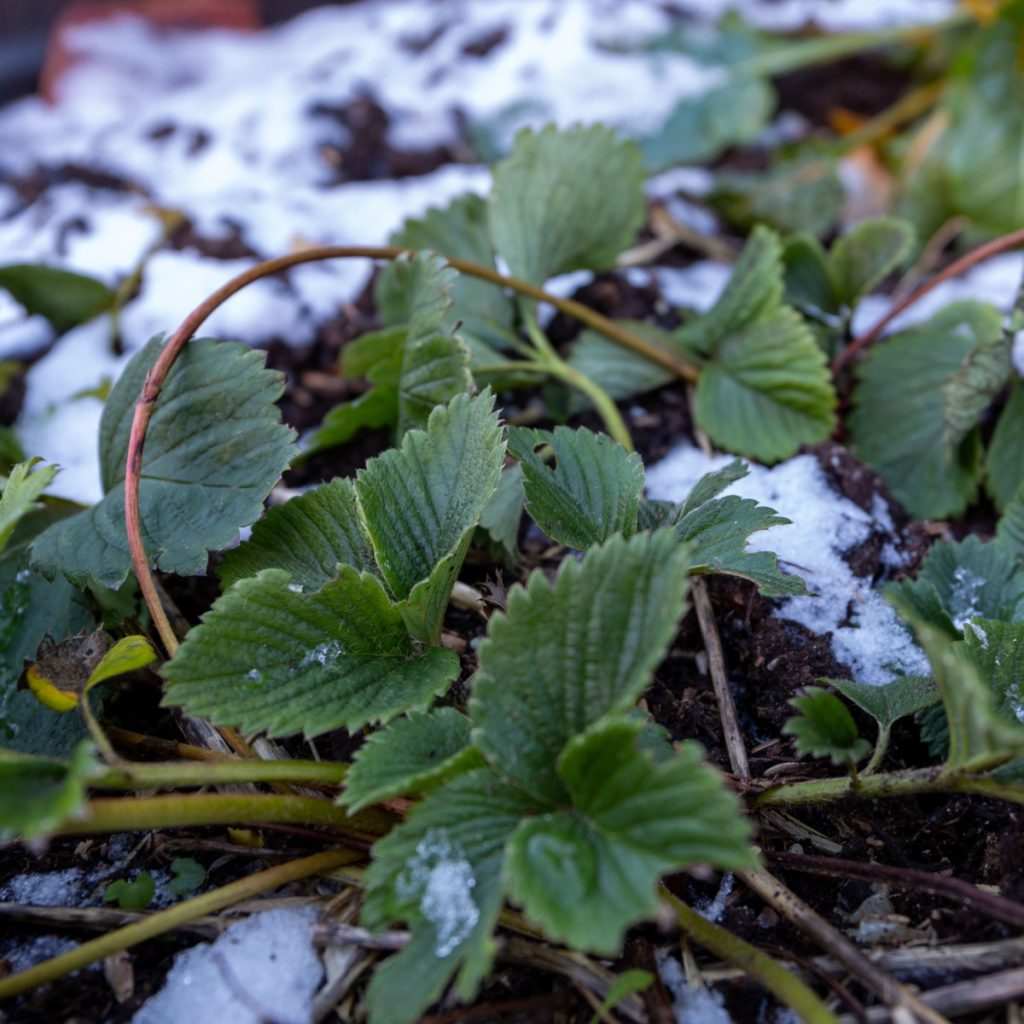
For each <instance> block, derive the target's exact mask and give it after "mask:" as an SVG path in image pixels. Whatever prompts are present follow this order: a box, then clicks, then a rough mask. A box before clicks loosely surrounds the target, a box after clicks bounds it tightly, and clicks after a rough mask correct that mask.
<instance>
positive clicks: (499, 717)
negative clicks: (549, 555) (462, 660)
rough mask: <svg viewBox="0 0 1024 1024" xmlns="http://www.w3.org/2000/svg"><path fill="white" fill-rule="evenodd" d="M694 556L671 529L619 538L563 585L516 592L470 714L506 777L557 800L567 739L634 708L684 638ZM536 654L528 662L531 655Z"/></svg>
mask: <svg viewBox="0 0 1024 1024" xmlns="http://www.w3.org/2000/svg"><path fill="white" fill-rule="evenodd" d="M685 593H686V551H685V549H684V548H683V547H682V546H681V545H680V544H679V543H678V541H677V540H676V538H675V535H674V534H673V533H671V532H670V531H667V530H662V531H659V532H658V533H653V534H640V535H638V536H636V537H633V538H632V539H630V540H628V541H627V540H624V539H623V538H622V537H618V536H617V537H613V538H612V539H611V540H609V541H608V542H606V543H605V544H604V545H602V546H601V547H598V548H592V549H590V551H588V552H587V555H586V557H585V558H584V559H583V561H582V562H577V561H576V560H574V559H567V560H566V561H564V562H563V563H562V565H561V567H560V569H559V571H558V575H557V577H556V578H555V580H554V582H552V581H550V580H548V579H547V577H546V576H545V575H544V574H543V573H541V572H534V573H533V574H532V575H531V576H530V579H529V581H528V582H527V585H526V587H525V588H522V587H515V588H513V589H512V590H511V591H509V595H508V607H507V611H506V612H505V613H504V614H500V613H499V614H495V615H494V616H492V618H491V621H490V626H489V629H488V637H487V639H486V640H485V641H484V642H483V643H482V644H481V645H480V650H479V662H480V669H479V672H478V674H477V677H476V683H475V686H474V692H473V699H472V702H471V704H470V715H471V717H472V719H473V721H474V724H475V729H474V733H473V739H474V742H475V743H476V744H477V745H478V746H479V747H480V749H481V750H482V751H483V752H484V755H485V756H486V757H487V759H488V760H489V761H490V762H491V764H492V765H493V766H494V767H495V769H496V770H497V771H498V772H499V773H500V774H501V775H503V776H504V777H506V778H507V779H508V780H509V781H511V782H514V783H516V784H518V785H520V786H521V787H522V788H523V789H524V790H525V791H526V792H529V793H532V794H535V795H536V796H537V797H539V798H541V799H545V800H548V801H550V802H552V803H556V802H558V801H559V800H560V799H564V798H565V796H566V790H565V784H564V782H563V781H562V780H561V778H559V777H558V776H557V774H556V773H555V771H554V764H555V761H556V759H557V758H558V756H559V754H561V752H562V750H563V748H564V747H565V745H566V743H568V742H569V740H570V739H572V738H573V737H574V736H576V735H577V734H578V733H580V732H582V731H583V730H584V729H586V728H587V727H588V726H589V725H591V724H593V723H594V722H596V721H597V720H598V719H599V718H600V717H602V716H603V715H604V714H606V713H608V712H610V711H616V710H624V709H626V708H629V707H631V706H632V705H633V703H634V702H635V701H636V699H637V697H639V696H640V694H641V692H642V691H643V690H644V688H645V687H646V686H647V684H648V683H649V682H650V677H651V673H652V672H653V671H654V669H655V667H656V666H657V665H658V663H659V662H660V661H661V659H662V657H663V656H664V653H665V651H666V649H667V647H668V645H669V643H670V642H671V640H672V638H673V636H674V635H675V631H676V626H677V624H678V622H679V619H680V617H681V615H682V612H683V597H684V595H685ZM524 652H529V653H530V657H529V658H524V657H523V653H524Z"/></svg>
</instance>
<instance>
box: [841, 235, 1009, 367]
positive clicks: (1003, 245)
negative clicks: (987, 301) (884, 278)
mask: <svg viewBox="0 0 1024 1024" xmlns="http://www.w3.org/2000/svg"><path fill="white" fill-rule="evenodd" d="M1022 245H1024V228H1020V229H1018V230H1017V231H1011V232H1010V233H1009V234H1008V235H1002V236H1000V237H999V238H994V239H992V241H991V242H986V243H985V244H984V245H979V246H978V247H977V248H976V249H972V250H971V251H970V252H969V253H966V254H965V255H963V256H961V257H960V259H958V260H954V261H953V262H952V263H950V265H949V266H948V267H944V268H943V269H942V270H940V271H939V272H938V273H937V274H936V275H935V276H934V277H932V278H929V280H927V281H925V282H924V284H922V285H920V286H919V287H917V288H915V289H914V290H913V291H912V292H911V293H910V294H909V295H908V296H906V298H903V299H900V301H899V302H897V303H895V304H894V305H893V306H892V308H891V309H890V310H889V312H888V313H886V314H885V316H883V317H881V318H880V319H879V320H878V321H876V323H875V324H874V325H873V326H872V327H870V328H869V329H868V330H866V331H865V332H864V333H863V334H862V335H860V336H859V337H857V338H855V339H854V340H853V341H851V342H850V344H849V345H847V346H846V348H844V349H843V350H842V351H841V352H840V353H839V354H838V355H837V356H836V357H835V359H833V360H832V375H833V376H836V375H838V374H839V372H840V371H841V370H842V369H843V368H844V367H845V366H846V364H847V363H849V361H850V360H851V359H852V358H853V357H854V356H855V355H857V353H858V352H861V351H862V350H863V349H865V348H867V347H868V346H869V345H871V344H873V343H874V342H875V341H877V340H878V338H879V337H881V334H882V332H883V331H884V330H885V329H886V327H888V326H889V324H891V323H892V322H893V320H895V319H896V317H898V316H899V315H900V314H901V313H902V312H904V310H907V309H909V308H910V307H911V306H913V305H914V303H915V302H917V301H918V300H919V299H922V298H924V296H925V295H927V294H928V293H929V292H930V291H931V290H932V289H933V288H937V287H938V286H939V285H940V284H942V283H943V282H945V281H949V280H951V279H952V278H954V277H958V276H959V275H960V274H962V273H964V271H966V270H970V269H971V267H974V266H976V265H977V264H979V263H981V262H983V261H984V260H987V259H988V258H989V257H990V256H996V255H998V254H999V253H1003V252H1008V251H1009V250H1011V249H1016V248H1019V247H1020V246H1022Z"/></svg>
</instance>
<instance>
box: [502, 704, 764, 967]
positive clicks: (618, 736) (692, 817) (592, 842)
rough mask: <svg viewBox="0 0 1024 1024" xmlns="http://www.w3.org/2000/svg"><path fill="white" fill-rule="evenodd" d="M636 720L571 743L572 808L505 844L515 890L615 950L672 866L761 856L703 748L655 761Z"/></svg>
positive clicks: (557, 935) (528, 825) (562, 770)
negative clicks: (754, 851)
mask: <svg viewBox="0 0 1024 1024" xmlns="http://www.w3.org/2000/svg"><path fill="white" fill-rule="evenodd" d="M640 728H641V725H640V723H639V722H636V721H626V720H623V719H621V718H618V719H616V718H612V719H611V720H607V721H603V722H600V723H598V724H596V725H595V726H594V727H593V728H591V729H590V730H588V731H587V732H585V733H584V734H583V735H580V736H577V737H575V738H574V739H573V740H571V741H570V742H569V744H568V745H567V746H566V748H565V751H564V752H563V753H562V754H561V756H560V757H559V759H558V774H559V775H560V777H561V779H562V780H563V782H564V785H565V788H566V791H567V792H568V793H569V794H570V799H571V802H572V809H571V810H553V811H552V812H551V813H548V814H544V815H541V816H538V817H533V818H528V819H527V820H526V821H524V822H523V823H522V824H521V825H520V826H519V828H518V829H517V830H516V832H515V833H514V835H513V836H512V838H511V840H510V841H509V844H508V862H507V868H506V872H507V875H508V880H509V890H510V895H511V896H512V898H513V899H514V900H515V901H516V902H517V903H519V904H521V905H522V907H523V909H524V911H525V913H526V915H527V917H528V918H530V919H531V920H533V921H536V922H538V923H540V924H541V925H542V926H543V928H544V931H545V933H546V934H547V936H548V937H549V938H551V939H554V940H556V941H561V942H565V943H566V944H567V945H569V946H571V947H573V948H576V949H589V950H592V951H594V952H596V953H600V954H605V955H614V954H616V953H617V952H618V951H619V947H620V945H621V942H622V937H623V934H624V933H625V930H626V929H627V928H628V927H629V926H630V925H631V924H633V923H635V922H637V921H640V920H643V919H644V918H648V917H651V916H653V914H654V913H655V912H656V910H657V907H658V900H657V896H656V895H655V885H656V883H657V881H658V879H659V878H660V877H661V876H662V875H663V874H665V873H666V872H668V871H673V870H677V869H679V868H683V867H686V866H688V865H692V864H696V863H707V864H713V865H715V866H718V867H730V868H736V867H746V866H748V865H753V864H754V863H756V862H755V860H754V857H753V855H752V853H751V851H750V848H749V846H748V845H747V838H748V835H749V827H748V825H747V823H746V821H745V820H744V818H743V817H742V815H741V814H740V813H739V803H738V801H737V799H736V797H735V795H734V794H732V793H731V792H730V791H729V790H728V789H727V788H726V787H725V785H724V783H723V780H722V777H721V775H720V774H719V773H718V772H716V771H715V770H714V769H712V768H710V767H709V766H708V765H707V764H706V763H705V762H704V760H703V755H702V751H701V749H700V747H698V746H697V745H696V744H693V743H685V744H683V745H682V746H681V747H680V749H679V752H678V753H677V754H676V756H674V757H673V758H671V759H670V760H668V761H665V762H662V763H661V764H657V765H656V764H654V763H653V762H652V760H651V759H650V758H649V757H648V756H647V755H646V754H645V753H644V752H643V751H641V750H640V749H638V745H637V734H638V732H639V730H640Z"/></svg>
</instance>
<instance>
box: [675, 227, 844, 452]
mask: <svg viewBox="0 0 1024 1024" xmlns="http://www.w3.org/2000/svg"><path fill="white" fill-rule="evenodd" d="M782 288H783V284H782V259H781V247H780V244H779V240H778V237H777V236H776V235H775V234H773V233H772V232H770V231H768V230H766V229H763V228H758V229H756V230H755V231H754V233H753V234H752V235H751V239H750V242H749V243H748V244H747V248H746V250H745V251H744V254H743V256H742V257H741V258H740V261H739V262H738V263H737V265H736V269H735V271H734V272H733V276H732V278H731V279H730V282H729V285H728V287H727V288H726V290H725V293H724V294H723V295H722V298H721V299H719V301H718V303H716V305H715V307H714V308H713V309H712V310H711V311H710V312H709V313H708V314H706V316H704V317H699V318H698V319H697V320H695V321H693V322H692V323H691V324H687V325H686V326H685V327H683V328H681V329H680V330H679V331H678V332H677V336H678V337H679V338H680V340H681V341H682V342H683V343H684V344H686V345H688V346H689V347H690V348H691V349H692V350H693V351H694V352H695V353H699V354H701V355H703V356H704V357H705V360H706V362H705V365H704V366H703V368H702V370H701V374H700V378H699V380H698V382H697V388H696V394H695V403H694V410H695V413H696V417H697V422H698V424H699V426H700V427H701V428H702V429H703V430H704V431H706V432H707V434H708V436H709V437H710V438H711V440H712V441H713V442H715V443H716V444H717V445H719V446H720V447H723V448H725V449H726V450H728V451H733V452H737V453H739V454H742V455H750V456H753V457H754V458H757V459H760V460H761V461H764V462H775V461H777V460H779V459H782V458H786V457H787V456H789V455H792V454H793V453H794V452H795V451H796V449H797V448H798V447H799V446H800V445H801V444H816V443H817V442H819V441H823V440H824V439H825V438H826V437H828V435H829V434H830V433H831V430H832V426H833V422H834V418H835V417H834V409H835V404H836V396H835V391H834V389H833V386H832V381H831V377H830V376H829V372H828V367H827V366H826V363H825V357H824V355H823V354H822V351H821V349H820V348H819V347H818V345H817V343H816V342H815V340H814V337H813V335H812V334H811V333H810V331H809V330H808V329H807V327H806V326H805V324H804V322H803V321H802V320H801V318H800V317H799V316H798V315H797V313H796V312H794V311H793V310H792V309H790V308H789V307H788V306H784V305H782Z"/></svg>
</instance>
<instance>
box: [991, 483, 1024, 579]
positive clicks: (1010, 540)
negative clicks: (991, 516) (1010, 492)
mask: <svg viewBox="0 0 1024 1024" xmlns="http://www.w3.org/2000/svg"><path fill="white" fill-rule="evenodd" d="M996 540H997V541H998V542H999V543H1000V544H1002V545H1003V548H1004V550H1006V551H1008V552H1009V553H1010V554H1011V555H1013V556H1015V557H1016V558H1017V560H1018V561H1024V485H1021V488H1020V490H1018V491H1017V494H1016V497H1014V499H1013V500H1012V501H1011V502H1010V503H1009V504H1008V505H1007V506H1006V509H1005V511H1004V512H1003V514H1002V515H1001V516H1000V517H999V522H998V523H997V524H996Z"/></svg>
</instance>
